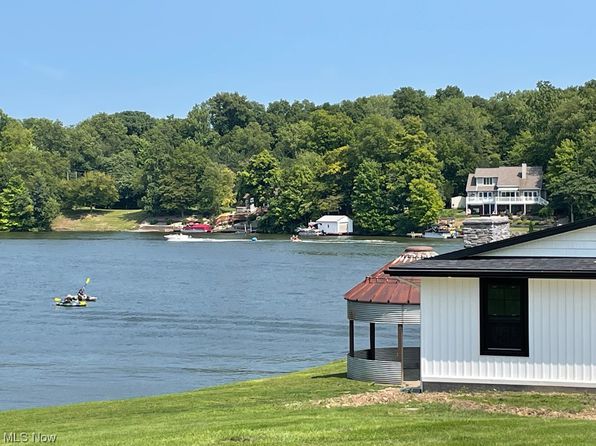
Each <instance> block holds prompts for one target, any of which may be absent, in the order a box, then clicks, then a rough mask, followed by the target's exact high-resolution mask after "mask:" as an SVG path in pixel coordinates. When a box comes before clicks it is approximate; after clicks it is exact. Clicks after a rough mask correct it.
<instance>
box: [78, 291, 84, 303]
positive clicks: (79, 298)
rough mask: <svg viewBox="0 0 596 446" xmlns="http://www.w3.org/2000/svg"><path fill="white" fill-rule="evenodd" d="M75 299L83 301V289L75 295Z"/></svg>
mask: <svg viewBox="0 0 596 446" xmlns="http://www.w3.org/2000/svg"><path fill="white" fill-rule="evenodd" d="M77 299H78V300H80V301H82V300H85V288H81V289H80V290H79V292H78V293H77Z"/></svg>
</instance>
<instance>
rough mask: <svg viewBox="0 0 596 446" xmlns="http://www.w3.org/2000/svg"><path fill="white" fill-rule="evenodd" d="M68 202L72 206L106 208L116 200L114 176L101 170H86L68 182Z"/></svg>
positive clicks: (116, 191) (116, 192)
mask: <svg viewBox="0 0 596 446" xmlns="http://www.w3.org/2000/svg"><path fill="white" fill-rule="evenodd" d="M68 186H69V187H68V194H69V200H68V201H69V203H70V204H71V205H72V206H79V207H89V208H91V209H95V208H97V207H100V208H107V207H110V206H111V205H112V204H114V203H115V202H116V201H118V190H117V189H116V182H115V181H114V178H112V177H111V176H110V175H108V174H105V173H103V172H95V171H91V172H87V173H86V174H85V175H84V176H82V177H79V178H77V179H76V180H72V181H70V182H69V184H68Z"/></svg>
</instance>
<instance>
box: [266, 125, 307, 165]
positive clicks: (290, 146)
mask: <svg viewBox="0 0 596 446" xmlns="http://www.w3.org/2000/svg"><path fill="white" fill-rule="evenodd" d="M315 145H316V142H315V130H314V129H313V127H312V124H311V123H310V122H308V121H298V122H294V123H291V124H287V125H285V126H283V127H281V128H280V129H279V130H278V132H277V144H276V146H275V153H276V154H277V155H278V156H280V157H284V158H285V157H287V158H296V156H297V155H298V154H300V153H301V152H306V151H311V150H314V149H315Z"/></svg>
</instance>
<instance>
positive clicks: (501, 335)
mask: <svg viewBox="0 0 596 446" xmlns="http://www.w3.org/2000/svg"><path fill="white" fill-rule="evenodd" d="M480 354H481V355H497V356H528V280H527V279H480Z"/></svg>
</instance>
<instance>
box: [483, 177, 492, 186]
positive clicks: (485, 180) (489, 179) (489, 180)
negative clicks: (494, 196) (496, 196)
mask: <svg viewBox="0 0 596 446" xmlns="http://www.w3.org/2000/svg"><path fill="white" fill-rule="evenodd" d="M482 180H483V184H484V185H485V186H491V185H492V184H493V179H492V177H485V178H482Z"/></svg>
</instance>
